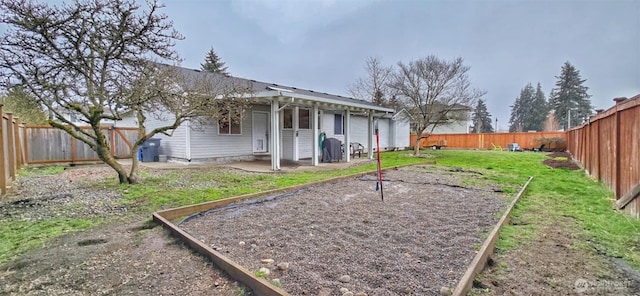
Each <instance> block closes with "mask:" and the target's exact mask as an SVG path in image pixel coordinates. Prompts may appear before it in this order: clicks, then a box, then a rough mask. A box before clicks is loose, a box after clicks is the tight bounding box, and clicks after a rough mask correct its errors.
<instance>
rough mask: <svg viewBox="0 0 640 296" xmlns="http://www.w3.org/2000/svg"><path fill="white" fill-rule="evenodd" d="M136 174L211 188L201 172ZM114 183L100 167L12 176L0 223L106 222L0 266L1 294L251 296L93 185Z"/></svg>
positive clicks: (0, 205) (111, 190) (112, 193)
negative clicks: (168, 176)
mask: <svg viewBox="0 0 640 296" xmlns="http://www.w3.org/2000/svg"><path fill="white" fill-rule="evenodd" d="M143 173H144V174H145V175H149V176H160V175H162V174H175V176H176V177H175V182H176V186H183V187H187V186H189V187H208V186H211V184H212V182H213V180H211V179H206V178H201V177H199V175H201V170H162V171H160V170H149V169H143ZM114 177H115V172H114V171H113V170H112V169H111V168H108V167H106V166H104V165H99V166H81V167H75V168H70V169H67V170H66V171H64V172H63V173H61V174H57V175H51V176H18V179H17V180H16V181H15V182H14V183H13V186H12V188H11V190H10V191H9V193H8V195H7V196H5V197H3V198H2V200H1V201H0V223H4V222H8V221H23V222H24V223H32V222H37V221H45V220H47V219H52V218H55V217H69V218H85V219H86V218H89V219H93V218H95V219H105V220H107V221H110V222H107V223H106V224H104V225H102V226H99V227H97V228H94V229H91V230H87V231H82V232H78V233H73V234H68V235H65V236H62V237H59V238H57V239H54V240H52V241H49V242H47V243H46V244H45V245H43V247H42V248H39V249H36V250H32V251H29V252H27V253H25V254H23V255H21V256H19V257H18V258H17V259H15V260H13V261H11V262H8V263H6V264H4V265H0V295H20V296H22V295H223V296H225V295H234V296H235V295H253V294H252V292H251V291H249V290H246V289H245V288H244V287H242V286H241V285H239V284H238V283H237V282H235V281H234V280H233V279H231V278H230V277H228V275H227V274H225V273H224V272H223V271H221V270H220V269H218V268H216V267H215V266H213V265H212V263H211V262H210V261H209V260H207V259H206V258H203V257H201V256H199V255H197V254H195V253H193V252H192V251H191V250H190V249H188V248H186V247H184V246H183V245H182V243H181V242H180V241H178V240H176V239H175V238H173V237H172V236H169V235H168V233H167V232H166V231H165V230H163V229H162V228H161V227H155V226H156V225H155V224H153V223H149V222H148V220H149V215H148V214H146V213H144V214H140V215H138V214H134V213H132V212H131V211H129V208H128V207H126V206H124V205H122V196H121V194H120V193H119V192H118V191H117V190H116V186H112V185H108V186H107V185H100V186H98V184H103V183H104V182H106V181H108V180H113V178H114ZM104 184H110V183H108V182H107V183H104ZM113 184H115V181H114V183H113ZM0 236H2V234H0Z"/></svg>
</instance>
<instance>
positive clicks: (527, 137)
mask: <svg viewBox="0 0 640 296" xmlns="http://www.w3.org/2000/svg"><path fill="white" fill-rule="evenodd" d="M542 138H559V139H562V140H564V139H565V133H564V132H531V133H483V134H434V135H431V136H429V138H427V139H422V140H420V146H421V147H429V146H432V144H431V143H433V142H435V141H440V140H445V141H446V142H447V147H452V148H465V149H493V145H496V146H501V147H502V148H503V149H507V146H508V145H509V144H511V143H518V145H519V146H520V147H521V148H522V149H533V148H537V147H540V145H541V143H540V141H539V140H540V139H542ZM415 140H416V135H411V138H410V143H411V144H412V145H413V143H415ZM547 148H558V149H564V146H560V147H556V146H553V147H548V144H547Z"/></svg>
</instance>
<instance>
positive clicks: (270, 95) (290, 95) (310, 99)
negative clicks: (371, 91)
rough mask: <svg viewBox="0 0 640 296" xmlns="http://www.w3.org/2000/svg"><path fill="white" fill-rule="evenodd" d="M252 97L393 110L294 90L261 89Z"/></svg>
mask: <svg viewBox="0 0 640 296" xmlns="http://www.w3.org/2000/svg"><path fill="white" fill-rule="evenodd" d="M252 97H254V98H282V99H283V100H289V99H290V98H294V99H298V100H302V102H298V103H302V104H304V103H305V102H304V101H307V102H308V103H309V104H307V105H309V106H312V105H313V104H314V103H318V104H319V105H320V106H323V105H324V106H331V107H335V108H338V109H345V110H352V111H370V110H373V111H378V112H384V113H394V112H395V110H394V109H391V108H385V107H381V106H374V105H368V104H360V103H356V102H345V101H340V100H333V99H330V98H323V97H317V96H309V95H304V94H299V93H295V92H281V91H273V90H272V91H263V92H259V93H257V94H254V95H253V96H252Z"/></svg>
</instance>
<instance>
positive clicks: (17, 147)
mask: <svg viewBox="0 0 640 296" xmlns="http://www.w3.org/2000/svg"><path fill="white" fill-rule="evenodd" d="M13 119H14V120H15V122H14V123H13V138H14V139H15V141H14V144H15V150H16V169H20V168H22V165H23V162H22V143H21V142H20V124H19V123H20V120H19V118H18V117H14V118H13Z"/></svg>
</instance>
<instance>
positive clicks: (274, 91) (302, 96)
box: [175, 67, 395, 113]
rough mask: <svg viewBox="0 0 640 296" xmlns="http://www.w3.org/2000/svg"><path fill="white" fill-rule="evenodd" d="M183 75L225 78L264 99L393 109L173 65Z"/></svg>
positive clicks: (368, 108) (382, 110) (363, 101)
mask: <svg viewBox="0 0 640 296" xmlns="http://www.w3.org/2000/svg"><path fill="white" fill-rule="evenodd" d="M175 69H177V70H178V71H180V73H181V74H182V75H184V76H185V77H193V78H194V79H195V78H203V77H207V76H209V77H211V78H210V79H212V80H214V79H216V80H226V81H227V82H228V83H230V84H236V85H246V86H248V87H250V88H251V89H252V90H253V91H254V94H253V96H252V97H253V98H256V99H257V100H259V99H261V98H262V99H264V98H272V97H284V98H294V99H298V102H296V103H297V104H301V105H307V106H312V105H313V104H315V103H318V104H320V106H324V107H326V106H329V107H333V108H336V109H349V110H355V111H365V110H374V111H378V112H384V113H393V112H395V110H394V109H391V108H386V107H381V106H377V105H374V104H372V103H371V102H368V101H365V100H359V99H355V98H351V97H344V96H341V95H334V94H329V93H325V92H319V91H314V90H309V89H302V88H297V87H292V86H285V85H281V84H276V83H269V82H262V81H257V80H251V79H245V78H239V77H233V76H226V75H222V74H216V73H210V72H203V71H200V70H193V69H187V68H182V67H175Z"/></svg>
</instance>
